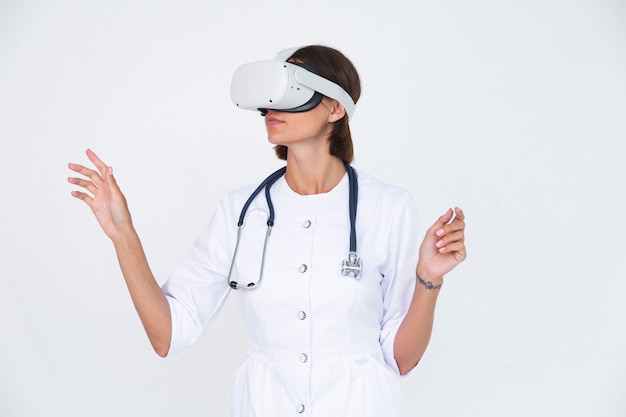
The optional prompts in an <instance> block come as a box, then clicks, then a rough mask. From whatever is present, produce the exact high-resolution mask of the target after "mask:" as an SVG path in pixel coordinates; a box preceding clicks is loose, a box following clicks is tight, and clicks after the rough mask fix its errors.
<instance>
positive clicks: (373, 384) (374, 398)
mask: <svg viewBox="0 0 626 417" xmlns="http://www.w3.org/2000/svg"><path fill="white" fill-rule="evenodd" d="M354 366H355V367H358V368H359V371H360V374H361V376H362V378H363V381H364V383H363V385H362V386H363V406H364V409H365V411H364V415H365V416H368V417H370V416H371V417H376V416H382V415H384V416H388V417H406V416H407V414H406V410H405V409H404V400H403V398H402V387H401V385H400V378H399V377H398V375H396V374H395V373H394V372H393V371H392V370H391V369H389V368H388V367H387V365H385V364H384V363H381V361H380V360H378V359H376V358H375V357H373V356H367V357H364V358H362V359H356V360H355V364H354Z"/></svg>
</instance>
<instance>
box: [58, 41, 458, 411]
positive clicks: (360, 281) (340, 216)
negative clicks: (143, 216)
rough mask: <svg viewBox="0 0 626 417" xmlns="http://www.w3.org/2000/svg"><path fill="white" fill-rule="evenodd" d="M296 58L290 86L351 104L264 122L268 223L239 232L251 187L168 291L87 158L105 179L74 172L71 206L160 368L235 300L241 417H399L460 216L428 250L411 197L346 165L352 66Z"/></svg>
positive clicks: (328, 102) (449, 215)
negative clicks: (89, 214)
mask: <svg viewBox="0 0 626 417" xmlns="http://www.w3.org/2000/svg"><path fill="white" fill-rule="evenodd" d="M289 55H290V56H289V57H288V62H289V63H293V64H294V66H291V65H289V69H290V70H291V71H307V74H306V75H307V76H309V75H311V74H310V73H309V72H311V73H316V74H318V75H319V76H320V77H322V78H323V79H324V80H319V79H318V81H320V82H321V81H323V82H326V83H327V82H328V81H330V82H332V83H334V84H336V85H338V86H339V87H340V88H339V90H341V91H343V92H345V93H347V95H349V99H348V101H346V98H345V97H347V95H342V94H343V93H341V91H340V94H339V95H338V96H337V97H342V98H339V99H338V98H337V97H335V98H332V97H330V96H329V95H322V94H317V99H311V100H310V101H308V102H307V105H304V106H297V107H296V108H281V109H280V110H277V109H275V108H265V107H264V108H260V107H259V110H261V112H262V114H264V118H265V126H266V129H267V133H268V139H269V141H270V142H271V143H272V144H274V145H275V150H276V153H277V155H278V157H279V158H281V159H284V160H286V171H285V173H284V176H282V175H280V174H282V173H279V174H278V176H277V178H278V179H277V180H276V182H275V183H274V184H272V185H271V186H270V187H268V188H269V191H268V194H270V197H271V204H272V206H273V212H274V214H275V219H274V220H273V222H270V221H268V216H269V214H270V213H271V212H272V210H270V202H269V201H266V199H265V198H263V193H261V196H260V197H259V198H255V199H253V200H252V201H251V202H250V203H249V206H248V208H247V210H246V213H245V219H244V220H243V221H242V222H241V223H243V226H242V227H241V229H240V230H238V229H239V228H238V223H240V219H239V214H240V211H241V209H242V207H243V206H244V205H245V204H246V201H247V200H248V198H249V196H250V194H251V193H252V192H253V190H254V189H255V188H256V184H255V185H254V186H248V187H243V188H241V189H239V190H235V191H233V192H231V193H230V194H228V195H227V196H226V197H225V198H224V199H223V200H222V202H221V203H220V204H219V206H218V208H217V209H216V211H215V213H214V215H213V218H212V219H211V221H210V223H209V224H208V226H207V227H206V229H205V230H204V231H203V233H202V234H201V235H200V237H199V238H198V240H197V241H196V243H195V244H194V246H193V247H192V248H191V250H190V251H189V252H188V254H187V255H186V256H185V258H184V259H183V260H182V261H181V263H180V264H179V265H178V266H177V267H176V269H175V270H174V272H173V273H172V275H171V277H170V278H169V280H168V281H167V282H166V283H165V285H163V287H162V288H160V287H159V285H158V284H157V282H156V280H155V279H154V277H153V275H152V273H151V271H150V268H149V265H148V262H147V260H146V257H145V255H144V252H143V249H142V246H141V243H140V241H139V237H138V236H137V233H136V232H135V230H134V228H133V224H132V220H131V216H130V213H129V211H128V208H127V205H126V200H125V198H124V196H123V194H122V192H121V191H120V189H119V187H118V185H117V183H116V181H115V178H114V177H113V172H112V169H111V167H108V166H107V165H106V164H105V163H104V162H102V161H101V160H100V159H99V158H98V157H97V156H96V154H95V153H93V152H92V151H91V150H88V151H87V156H88V158H89V160H90V161H91V162H92V163H93V164H94V165H95V167H96V168H97V169H96V170H92V169H90V168H87V167H84V166H81V165H78V164H69V168H70V169H71V170H73V171H75V172H77V173H79V174H81V175H82V176H83V177H72V178H69V179H68V180H69V182H70V183H72V184H75V185H77V186H79V187H82V188H83V189H84V191H74V192H72V195H73V196H74V197H76V198H78V199H81V200H83V201H84V202H85V203H87V205H89V207H90V208H91V210H92V211H93V212H94V214H95V216H96V218H97V220H98V222H99V223H100V226H101V227H102V229H103V230H104V232H105V233H106V234H107V236H109V238H110V239H111V240H112V241H113V244H114V246H115V250H116V253H117V256H118V260H119V263H120V266H121V269H122V272H123V275H124V278H125V280H126V283H127V285H128V289H129V291H130V294H131V297H132V300H133V303H134V305H135V307H136V309H137V312H138V314H139V316H140V318H141V321H142V323H143V325H144V327H145V330H146V333H147V335H148V338H149V339H150V342H151V343H152V346H153V347H154V349H155V351H156V352H157V354H158V355H160V356H163V357H164V356H167V355H172V354H173V353H175V352H178V351H180V350H182V349H184V348H186V347H188V346H190V345H191V344H193V343H195V342H196V341H198V340H200V339H201V338H202V337H204V336H205V335H206V334H207V332H208V330H209V329H210V327H211V325H212V323H213V322H214V320H215V318H216V317H217V315H218V312H219V310H220V308H221V306H222V305H223V303H224V301H225V299H226V298H227V296H228V295H230V294H232V295H233V296H235V297H236V299H237V301H238V303H239V305H240V308H241V311H242V314H243V317H244V319H245V320H246V322H247V323H248V327H249V332H250V346H249V349H248V358H247V359H246V361H245V362H244V364H243V365H242V366H241V367H240V369H239V370H238V371H237V372H236V373H235V375H234V376H233V378H232V381H231V385H232V413H233V416H235V417H240V416H288V415H311V416H313V415H314V416H324V417H328V416H344V417H345V416H359V417H362V416H380V415H387V416H403V415H405V410H404V407H403V404H402V400H401V398H400V388H399V385H398V384H399V380H400V378H399V376H400V375H406V374H408V373H409V372H410V371H411V370H412V369H413V368H414V367H415V365H416V364H417V363H418V362H419V360H420V358H421V357H422V355H423V353H424V351H425V349H426V347H427V345H428V341H429V339H430V335H431V330H432V324H433V315H434V309H435V303H436V299H437V296H438V293H439V290H440V288H441V285H442V284H443V278H444V275H445V274H446V273H448V272H449V271H450V270H452V269H453V268H454V267H455V266H456V265H457V264H459V263H460V262H462V261H463V260H464V259H465V257H466V252H465V245H464V229H465V224H464V214H463V212H462V211H461V210H460V209H459V208H455V209H454V210H452V209H449V210H447V211H446V213H445V214H443V215H442V216H441V217H440V218H439V219H437V221H436V222H435V223H434V224H433V225H432V227H430V228H429V229H428V231H427V232H426V235H425V237H424V239H423V241H422V243H421V245H420V244H419V241H418V237H417V233H416V230H417V225H416V216H415V207H414V203H413V201H412V198H411V197H410V196H409V195H408V193H407V192H406V191H404V190H401V189H399V188H397V187H393V186H390V185H387V184H383V183H381V182H379V181H377V180H376V179H374V178H372V177H370V176H369V175H367V174H365V173H363V172H358V171H353V169H352V168H351V167H350V166H349V165H348V164H349V163H350V162H351V161H352V158H353V148H352V139H351V136H350V129H349V124H348V119H349V114H347V110H350V111H351V110H352V107H353V104H354V103H356V101H357V100H358V98H359V95H360V82H359V77H358V74H357V72H356V69H355V68H354V66H353V65H352V63H351V62H350V61H349V60H348V59H347V58H346V57H345V56H344V55H343V54H341V53H340V52H339V51H337V50H334V49H332V48H328V47H323V46H309V47H305V48H301V49H299V50H296V51H295V53H293V54H291V53H289ZM283 58H285V57H283ZM283 58H281V59H280V61H281V62H282V61H283V60H284V59H283ZM295 66H298V67H302V68H304V70H299V69H298V68H296V67H295ZM283 67H284V68H287V67H288V65H283ZM332 83H331V84H332ZM327 84H328V83H327ZM320 85H321V84H320ZM331 90H332V89H330V90H328V91H331ZM245 91H247V90H245V89H244V93H245ZM332 91H335V90H332ZM318 92H319V91H318ZM330 95H332V94H330ZM352 102H353V103H352ZM237 104H239V103H237ZM270 107H273V106H272V105H270ZM85 177H86V178H85ZM353 178H356V184H354V181H351V179H353ZM357 187H358V197H357V198H356V199H355V201H357V202H358V205H357V207H358V210H357V211H356V213H358V214H357V215H356V222H355V226H354V229H355V230H356V236H357V237H358V245H359V246H358V255H359V256H360V257H361V259H363V263H362V265H359V264H358V262H352V263H348V264H347V265H348V266H347V267H346V261H345V258H346V254H347V252H348V248H349V247H350V244H351V243H352V242H351V241H352V235H351V233H350V231H351V228H352V225H351V222H350V215H349V213H353V209H352V208H351V206H350V204H351V203H350V198H349V196H350V195H353V196H354V195H356V192H355V189H356V188H357ZM353 214H354V213H353ZM269 223H273V224H272V226H273V227H271V234H269V232H267V230H269V229H268V224H269ZM238 234H239V236H238ZM266 234H268V237H267V239H266V238H265V236H266ZM418 247H419V250H418ZM235 253H236V256H234V255H235ZM351 260H352V261H356V256H355V258H354V259H351ZM342 261H343V264H344V268H343V269H342V268H341V265H342ZM351 268H352V269H351ZM261 281H262V282H261ZM246 287H247V288H248V289H246ZM249 288H252V289H251V290H249Z"/></svg>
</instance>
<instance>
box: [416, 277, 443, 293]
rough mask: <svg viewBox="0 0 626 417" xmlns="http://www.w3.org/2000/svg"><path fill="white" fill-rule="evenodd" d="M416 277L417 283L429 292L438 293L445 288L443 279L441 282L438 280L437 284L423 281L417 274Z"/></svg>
mask: <svg viewBox="0 0 626 417" xmlns="http://www.w3.org/2000/svg"><path fill="white" fill-rule="evenodd" d="M415 277H416V278H417V282H418V283H419V284H420V285H422V286H423V287H424V288H426V289H427V290H429V291H437V290H440V289H441V287H443V277H442V278H441V280H437V281H435V282H433V281H430V280H426V279H423V278H422V277H420V276H419V274H417V273H416V274H415Z"/></svg>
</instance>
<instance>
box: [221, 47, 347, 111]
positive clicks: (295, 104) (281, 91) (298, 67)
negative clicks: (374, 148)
mask: <svg viewBox="0 0 626 417" xmlns="http://www.w3.org/2000/svg"><path fill="white" fill-rule="evenodd" d="M298 49H300V48H291V49H286V50H284V51H281V52H280V53H279V54H278V55H277V56H276V58H275V59H273V60H268V61H256V62H251V63H249V64H244V65H242V66H240V67H239V68H237V70H236V71H235V74H234V75H233V79H232V81H231V84H230V96H231V99H232V101H233V103H234V104H235V105H236V106H237V107H239V108H241V109H246V110H255V111H260V112H261V114H262V115H265V114H266V113H267V111H268V110H279V111H282V112H289V113H298V112H304V111H307V110H311V109H312V108H314V107H315V106H317V105H318V104H319V103H320V102H321V101H322V98H323V96H327V97H330V98H332V99H335V100H337V101H338V102H339V103H341V105H342V106H343V107H344V109H345V110H346V114H347V115H348V119H352V115H353V114H354V110H355V107H356V105H355V104H354V101H352V97H350V95H349V94H348V93H347V92H346V91H345V90H344V89H343V88H341V87H340V86H339V85H337V84H335V83H334V82H332V81H330V80H327V79H326V78H323V77H321V76H319V75H318V74H317V73H316V71H315V69H314V68H313V67H311V66H310V65H307V64H301V63H291V62H286V60H287V59H289V57H291V55H293V54H294V53H295V52H296V51H297V50H298Z"/></svg>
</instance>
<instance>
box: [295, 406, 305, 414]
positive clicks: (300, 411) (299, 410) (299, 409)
mask: <svg viewBox="0 0 626 417" xmlns="http://www.w3.org/2000/svg"><path fill="white" fill-rule="evenodd" d="M296 411H297V412H298V414H302V413H304V404H298V406H297V407H296Z"/></svg>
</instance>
